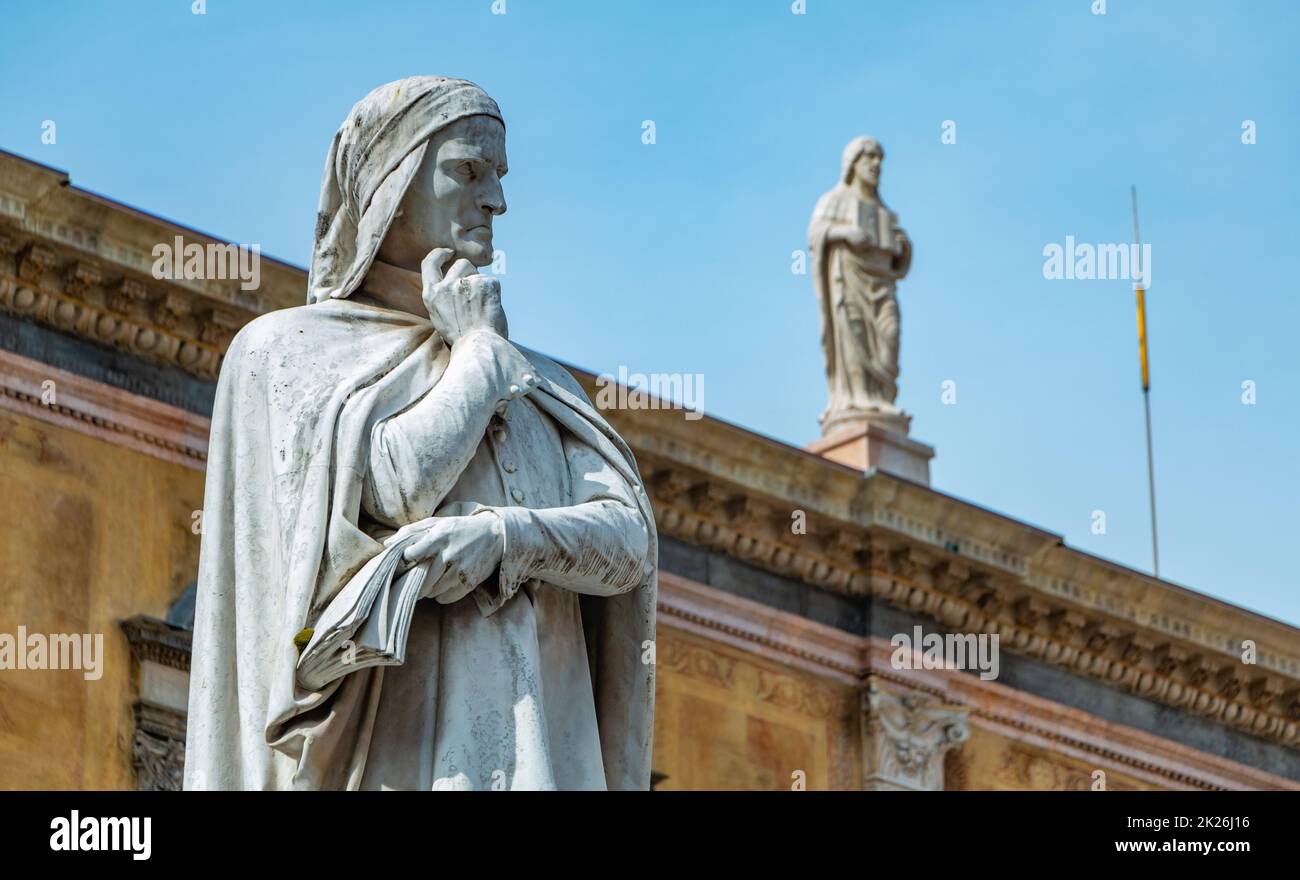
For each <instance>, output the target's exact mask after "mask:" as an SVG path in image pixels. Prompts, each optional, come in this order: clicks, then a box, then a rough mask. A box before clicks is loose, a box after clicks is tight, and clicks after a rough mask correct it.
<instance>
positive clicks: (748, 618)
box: [659, 572, 1300, 790]
mask: <svg viewBox="0 0 1300 880" xmlns="http://www.w3.org/2000/svg"><path fill="white" fill-rule="evenodd" d="M659 625H660V627H661V630H663V631H665V632H666V631H668V630H670V629H671V630H682V631H685V632H688V633H690V634H692V635H695V636H697V637H700V638H705V639H708V640H710V641H714V642H718V643H722V644H725V645H727V646H728V647H732V648H735V649H738V650H741V651H745V652H746V653H750V654H754V655H757V656H760V657H763V658H764V659H767V660H770V661H771V662H774V663H780V664H784V665H787V666H791V667H796V668H799V669H802V670H804V671H807V672H811V673H814V674H816V675H820V676H821V677H823V678H826V679H830V680H832V681H834V682H837V683H841V684H848V685H851V686H858V687H861V686H862V685H863V683H864V682H865V681H866V680H867V678H868V677H874V678H876V679H879V680H880V681H883V682H890V683H892V684H893V685H895V686H897V687H900V688H906V689H909V690H912V691H917V692H923V693H928V694H931V695H932V696H934V697H935V698H936V699H938V700H941V701H943V702H945V703H948V704H954V705H960V706H964V707H966V709H967V710H968V715H967V721H968V724H969V725H970V726H972V727H979V728H982V729H986V730H989V731H991V732H993V733H996V734H997V735H999V736H1002V737H1004V738H1007V739H1010V740H1013V741H1016V742H1022V743H1025V744H1027V745H1030V746H1035V747H1038V748H1042V749H1045V750H1048V751H1051V752H1056V753H1060V754H1064V755H1068V756H1071V757H1074V758H1077V759H1079V760H1081V761H1084V762H1087V763H1088V764H1089V765H1091V766H1095V767H1099V768H1101V769H1113V770H1116V771H1118V772H1122V773H1126V774H1128V775H1129V776H1132V777H1135V778H1137V779H1141V780H1144V781H1147V782H1150V783H1152V784H1155V785H1158V786H1162V787H1165V788H1180V789H1267V790H1271V789H1285V790H1300V782H1297V781H1295V780H1291V779H1287V778H1285V777H1282V776H1278V775H1277V774H1274V773H1269V772H1267V771H1264V770H1259V769H1256V768H1254V767H1250V766H1248V765H1245V764H1241V763H1238V762H1236V761H1232V760H1230V759H1227V758H1223V757H1220V756H1218V755H1214V754H1211V753H1209V752H1203V751H1200V750H1198V749H1194V748H1191V747H1189V746H1185V745H1182V744H1181V743H1178V742H1175V741H1173V740H1169V739H1165V738H1163V737H1160V736H1156V735H1154V734H1150V733H1147V732H1145V731H1141V730H1137V729H1135V728H1131V727H1128V726H1126V725H1122V724H1115V723H1112V722H1109V721H1105V720H1103V719H1100V718H1097V717H1096V716H1094V715H1091V714H1089V713H1087V712H1085V711H1081V710H1079V709H1074V708H1072V707H1069V706H1064V705H1062V704H1060V703H1057V702H1054V701H1052V700H1048V699H1044V698H1042V697H1037V696H1034V695H1032V694H1028V693H1025V692H1024V691H1020V690H1017V689H1015V688H1011V687H1008V686H1007V685H1003V684H1000V683H998V682H996V681H984V680H981V679H980V678H979V677H977V676H973V675H968V674H965V673H962V672H957V671H954V670H946V669H938V670H922V669H914V670H897V669H894V668H893V666H892V665H891V663H890V658H891V656H892V654H893V652H894V648H893V646H891V645H890V644H889V642H888V641H886V640H884V639H881V638H866V637H862V636H855V635H853V634H851V633H845V632H843V631H841V630H836V629H834V628H832V627H827V626H824V625H822V624H818V623H815V622H813V621H809V620H807V619H806V618H803V617H799V616H798V615H795V614H791V613H789V612H784V611H779V610H776V609H774V608H771V607H769V606H767V605H763V604H761V603H759V602H754V601H752V600H750V599H744V598H741V597H739V596H733V595H731V594H730V593H725V592H723V591H721V590H717V589H714V588H712V587H709V586H706V585H704V584H699V583H696V582H694V581H692V580H690V579H688V578H683V577H681V576H678V575H674V574H672V573H669V572H664V573H661V574H660V577H659ZM661 638H662V637H661ZM853 658H859V659H858V660H856V661H855V660H854V659H853ZM855 663H856V664H857V665H856V667H855V666H854V664H855Z"/></svg>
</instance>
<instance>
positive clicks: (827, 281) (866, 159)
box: [808, 137, 912, 434]
mask: <svg viewBox="0 0 1300 880" xmlns="http://www.w3.org/2000/svg"><path fill="white" fill-rule="evenodd" d="M884 158H885V152H884V150H883V149H882V148H881V146H880V144H878V143H877V142H876V141H875V140H874V139H872V138H868V137H859V138H854V139H853V140H852V141H850V142H849V145H848V146H847V147H845V148H844V155H843V159H842V161H841V164H840V180H839V183H837V184H836V185H835V187H834V188H833V189H832V190H831V191H830V192H828V193H826V194H824V195H823V196H822V197H821V198H820V199H819V200H818V201H817V207H816V208H814V209H813V215H812V222H811V223H810V224H809V227H808V249H809V251H810V253H811V255H812V267H813V288H814V290H815V291H816V294H817V303H818V305H819V306H820V308H821V319H822V348H823V350H824V352H825V355H826V380H827V384H828V385H829V386H830V402H829V403H828V404H827V407H826V411H825V412H824V413H822V417H821V422H822V431H823V433H827V434H829V433H831V431H832V430H833V429H834V428H835V427H836V426H837V425H840V424H843V423H844V422H846V421H852V420H854V419H857V418H862V417H866V416H870V415H874V414H884V415H896V414H897V413H898V410H897V408H896V407H895V406H894V400H895V398H896V397H897V396H898V384H897V383H898V299H897V297H896V295H895V290H894V288H895V282H897V281H898V280H899V279H900V278H902V277H903V276H905V275H906V274H907V270H908V267H909V266H910V265H911V262H912V245H911V242H909V241H908V238H907V234H906V233H905V232H903V230H902V228H901V227H900V226H899V225H898V217H897V216H896V215H895V214H894V212H893V211H891V210H889V208H887V207H885V204H884V202H882V201H881V200H880V195H879V193H878V192H877V185H878V184H879V182H880V164H881V162H882V161H883V160H884Z"/></svg>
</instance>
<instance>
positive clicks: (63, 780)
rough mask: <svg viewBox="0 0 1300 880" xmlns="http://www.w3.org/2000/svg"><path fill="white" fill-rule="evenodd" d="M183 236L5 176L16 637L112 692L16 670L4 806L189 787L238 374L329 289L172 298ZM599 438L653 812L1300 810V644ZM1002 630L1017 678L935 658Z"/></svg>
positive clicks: (0, 524) (806, 487)
mask: <svg viewBox="0 0 1300 880" xmlns="http://www.w3.org/2000/svg"><path fill="white" fill-rule="evenodd" d="M178 238H179V240H180V241H183V242H184V243H186V244H189V243H197V244H201V245H204V246H205V247H206V246H207V245H222V244H224V243H222V242H218V241H216V240H214V239H212V238H209V237H207V236H205V235H203V234H201V233H198V232H195V231H193V230H189V229H185V228H182V227H179V226H176V225H175V224H172V223H169V222H167V221H165V220H162V219H160V218H157V217H154V216H151V215H149V214H146V213H143V212H141V211H138V210H135V209H133V208H130V207H127V206H125V205H122V204H119V203H116V202H113V201H111V200H108V199H105V198H103V197H100V196H97V195H95V194H92V193H89V192H86V191H84V190H80V189H77V188H76V187H74V186H72V185H71V182H70V180H69V179H68V177H67V175H65V174H63V173H62V172H59V171H57V170H55V169H52V168H48V167H46V166H42V165H38V164H36V163H33V162H30V161H28V160H25V159H21V158H19V157H16V156H12V155H9V154H0V639H2V638H3V636H4V635H6V634H8V635H10V636H13V637H14V638H13V639H12V640H11V644H13V645H20V644H21V639H18V636H19V634H20V632H21V633H24V634H32V633H37V634H68V633H77V634H86V635H94V634H99V635H101V636H102V651H101V652H100V655H99V658H98V668H97V669H96V670H94V672H93V673H92V672H91V671H87V670H84V669H48V668H47V669H39V668H13V664H12V663H11V664H8V666H7V667H6V668H0V787H4V788H26V789H82V788H85V789H129V788H149V789H174V788H177V787H178V786H179V780H180V770H181V767H182V766H183V761H184V729H185V710H186V705H187V696H186V695H187V693H188V663H189V626H190V624H191V622H192V619H193V590H192V588H191V587H192V584H193V581H194V578H195V575H196V572H197V565H198V552H199V533H200V529H201V517H200V513H199V512H200V511H201V510H202V507H203V489H204V486H203V469H204V462H205V457H206V446H207V433H208V427H209V421H208V420H209V416H210V413H211V406H212V399H213V393H214V390H215V385H216V377H217V375H218V371H219V369H220V364H221V358H222V354H223V352H224V351H225V348H226V346H228V345H229V342H230V340H231V338H232V337H233V335H234V334H235V333H236V332H237V331H238V329H239V328H240V327H241V326H243V325H244V324H245V323H247V322H248V321H250V320H252V319H253V318H254V317H256V316H257V315H258V314H261V313H263V312H266V311H269V310H272V309H279V308H287V307H292V306H297V305H300V304H301V303H302V302H303V301H304V299H305V288H306V277H305V273H304V272H303V270H301V269H299V268H297V267H294V266H290V265H287V264H283V263H280V262H277V261H273V260H270V259H265V258H264V259H262V260H261V266H260V284H259V285H258V286H257V288H256V289H253V290H244V289H243V288H242V286H241V284H240V282H239V280H238V279H231V278H226V279H208V280H202V279H185V278H173V279H159V278H156V277H155V275H154V272H153V265H154V262H155V257H154V248H155V246H156V245H158V244H160V243H172V242H175V241H177V240H178ZM558 354H560V355H561V356H562V355H563V353H562V352H560V353H558ZM574 372H575V375H577V376H578V378H579V380H580V381H581V382H582V383H583V384H584V385H585V386H586V387H587V389H588V392H589V393H590V394H591V396H592V397H593V398H595V397H596V392H597V386H596V377H594V376H592V375H590V374H588V373H585V372H583V371H581V370H575V371H574ZM606 415H607V416H608V417H609V419H610V421H611V422H612V423H613V424H614V426H615V427H616V428H617V429H618V431H619V432H620V433H621V434H622V436H623V437H624V438H625V439H626V440H627V441H628V443H629V444H630V445H631V446H632V448H633V450H634V451H635V453H636V455H637V459H638V462H639V464H640V467H641V471H642V475H643V476H644V478H645V480H646V483H647V486H648V487H649V488H650V490H651V494H652V497H653V500H654V504H655V511H656V517H657V520H658V523H659V529H660V533H661V548H660V570H661V575H660V585H659V590H660V592H659V616H658V635H657V640H656V643H655V645H654V662H655V663H656V664H657V671H658V686H657V695H656V714H655V752H654V769H655V786H656V787H657V788H659V789H663V790H670V789H742V790H790V789H795V790H798V789H807V790H818V789H838V790H863V789H866V790H889V789H923V790H940V789H1029V790H1053V789H1070V790H1080V791H1086V790H1101V789H1106V790H1128V789H1298V788H1300V748H1298V746H1300V630H1297V629H1296V628H1295V627H1291V626H1287V625H1285V624H1282V623H1279V622H1277V621H1274V620H1271V619H1268V618H1265V617H1262V616H1259V615H1256V614H1253V613H1251V612H1248V611H1245V610H1243V609H1240V608H1236V607H1234V606H1232V605H1229V604H1226V603H1223V602H1220V601H1218V600H1215V599H1212V598H1209V597H1207V596H1203V595H1200V594H1197V593H1195V592H1192V591H1189V590H1187V589H1184V588H1181V587H1178V586H1176V585H1173V584H1170V583H1167V582H1164V581H1159V580H1156V579H1153V578H1151V577H1149V576H1146V575H1144V574H1142V573H1140V572H1137V571H1133V570H1131V569H1127V568H1124V567H1122V566H1119V565H1117V564H1114V563H1111V562H1108V561H1104V560H1101V559H1098V558H1095V557H1092V556H1089V555H1088V554H1085V553H1082V552H1080V551H1078V550H1075V549H1072V548H1070V547H1068V546H1066V545H1065V543H1064V542H1063V540H1062V538H1061V537H1060V536H1059V535H1055V534H1052V533H1050V532H1046V531H1043V530H1041V529H1039V528H1035V527H1033V526H1030V525H1027V524H1025V523H1022V522H1018V521H1016V520H1014V519H1010V518H1008V517H1006V516H1003V515H1001V514H998V513H994V512H992V511H989V510H985V509H983V508H981V507H978V506H976V505H973V504H970V503H968V502H965V501H962V500H959V499H956V498H953V497H951V496H949V495H946V494H944V493H942V492H941V491H937V490H935V489H933V488H931V487H929V486H928V485H925V484H924V483H923V482H915V481H912V480H909V479H905V478H902V477H898V476H895V475H892V474H890V473H888V472H884V471H879V470H867V471H863V470H861V469H858V468H855V467H852V466H850V465H847V464H843V463H841V462H840V461H836V460H832V458H829V457H826V456H824V455H819V454H816V453H815V452H812V451H808V450H804V449H800V448H797V447H792V446H788V445H786V444H783V443H779V442H777V441H774V440H772V439H769V438H766V437H762V436H759V435H756V434H753V433H750V432H748V431H745V430H743V429H740V428H738V427H735V426H733V425H730V424H727V423H726V422H723V421H720V420H717V419H714V418H711V417H705V418H703V419H699V420H687V419H685V418H684V417H683V413H682V412H681V411H680V410H674V409H614V410H609V411H607V413H606ZM20 628H21V629H20ZM993 636H996V637H997V638H996V658H997V669H996V676H988V675H986V676H983V677H982V676H981V675H979V674H978V671H977V670H974V669H971V668H969V665H968V666H967V667H966V668H952V666H953V664H951V663H931V662H928V659H927V653H926V650H925V646H926V645H927V644H929V643H931V641H932V640H933V641H934V642H935V643H938V642H939V641H940V640H942V641H943V643H944V644H947V645H951V644H959V643H965V644H968V645H972V646H973V645H974V644H975V640H976V639H978V638H980V637H983V638H984V639H985V640H986V641H985V642H983V643H981V644H988V641H987V640H988V639H989V638H990V637H993ZM909 640H910V642H909ZM900 643H902V644H903V645H908V644H910V646H911V647H912V648H915V650H910V649H908V648H906V647H900ZM87 644H89V643H87ZM972 650H974V648H973V647H972ZM2 654H3V652H2V651H0V655H2ZM0 659H2V657H0ZM0 665H4V664H0ZM48 665H54V664H53V663H50V664H48ZM92 674H93V676H94V677H92Z"/></svg>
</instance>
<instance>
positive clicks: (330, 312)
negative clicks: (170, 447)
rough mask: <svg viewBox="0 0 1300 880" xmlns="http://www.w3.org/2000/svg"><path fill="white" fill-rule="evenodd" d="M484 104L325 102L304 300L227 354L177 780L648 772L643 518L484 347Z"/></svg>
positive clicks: (437, 81) (556, 398) (566, 418)
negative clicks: (336, 108)
mask: <svg viewBox="0 0 1300 880" xmlns="http://www.w3.org/2000/svg"><path fill="white" fill-rule="evenodd" d="M505 173H506V153H505V124H504V122H503V121H502V116H501V111H500V110H499V109H498V108H497V105H496V103H495V102H494V101H493V100H492V99H491V98H490V97H488V95H487V94H485V93H484V92H483V91H482V90H481V89H480V88H479V87H478V86H476V85H474V84H473V83H469V82H466V81H464V80H458V79H447V78H442V77H413V78H409V79H404V80H401V81H399V82H394V83H390V84H388V85H385V86H381V87H380V88H378V89H376V90H375V91H373V92H371V93H370V94H369V95H367V96H366V97H365V98H364V99H362V100H361V102H360V103H358V104H357V105H356V106H355V107H354V108H353V110H352V112H351V113H350V114H348V117H347V119H346V120H345V121H344V122H343V125H342V127H340V128H339V130H338V133H337V134H336V135H335V137H334V141H333V144H332V145H331V147H330V150H329V155H328V158H327V159H326V163H325V173H324V178H323V181H322V185H321V196H320V209H319V215H318V217H317V224H316V237H315V245H314V249H313V254H312V264H311V276H310V281H309V293H308V304H307V305H303V306H299V307H296V308H291V309H285V310H282V311H277V312H272V313H269V314H267V315H264V316H262V317H260V318H258V319H256V320H254V321H253V322H252V323H250V324H249V325H248V326H247V327H245V328H244V329H243V330H242V331H241V332H240V333H239V335H238V336H237V337H236V339H235V340H234V342H233V343H232V344H231V346H230V350H229V352H228V354H227V355H226V359H225V363H224V366H223V369H222V371H221V376H220V380H219V383H218V387H217V397H216V404H215V408H214V411H213V419H212V434H211V441H210V446H209V458H208V472H207V488H206V493H205V499H204V504H205V506H204V516H203V538H202V550H201V557H200V564H199V581H198V599H197V610H196V617H195V631H194V649H193V662H192V669H191V684H190V707H189V722H188V736H187V742H186V763H185V787H186V788H187V789H416V790H431V789H441V788H454V789H489V788H509V789H642V790H644V789H647V788H648V787H649V777H650V746H651V722H652V717H651V716H652V712H653V701H654V666H653V665H652V664H651V663H648V662H645V660H646V659H647V654H648V648H649V647H650V642H651V640H653V638H654V608H655V589H656V587H655V584H656V559H657V550H656V546H657V544H656V540H657V539H656V534H655V524H654V517H653V513H652V510H651V507H650V503H649V499H648V498H647V495H646V491H645V489H644V487H643V485H642V482H641V478H640V476H639V474H638V472H637V467H636V463H635V461H634V460H633V457H632V454H631V452H630V451H629V450H628V448H627V446H626V444H625V443H624V442H623V441H622V440H621V439H620V438H619V436H618V435H617V434H616V433H615V432H614V430H613V429H612V428H611V427H610V426H609V425H608V424H607V423H606V422H605V420H604V419H603V418H602V417H601V416H600V414H599V413H598V412H596V410H595V409H594V408H593V407H592V405H591V404H590V402H589V401H588V399H587V397H586V395H585V394H584V392H583V391H582V389H581V387H580V386H579V385H578V384H577V383H576V382H575V380H574V379H573V377H572V376H571V375H570V374H569V373H568V372H567V371H566V370H564V369H563V368H562V367H559V366H557V365H556V364H555V363H553V362H552V361H550V360H548V359H546V358H545V357H543V356H541V355H539V354H537V353H536V352H533V351H529V350H528V349H526V348H524V347H523V346H520V345H518V344H517V343H515V342H512V341H511V340H510V339H509V334H508V326H507V323H506V318H505V313H504V312H503V310H502V307H501V297H500V284H499V281H498V279H496V278H493V277H488V276H483V275H479V274H477V273H476V271H475V267H481V266H486V265H488V264H489V263H490V262H491V261H492V221H493V218H494V217H495V216H496V215H498V214H502V213H504V212H505V210H506V203H505V199H504V197H503V194H502V188H501V178H502V177H503V176H504V175H505Z"/></svg>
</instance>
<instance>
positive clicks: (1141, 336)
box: [1137, 287, 1151, 391]
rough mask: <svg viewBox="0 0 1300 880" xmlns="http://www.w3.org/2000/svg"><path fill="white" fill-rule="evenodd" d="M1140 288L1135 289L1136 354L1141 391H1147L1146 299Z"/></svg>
mask: <svg viewBox="0 0 1300 880" xmlns="http://www.w3.org/2000/svg"><path fill="white" fill-rule="evenodd" d="M1143 293H1144V291H1143V290H1142V288H1140V287H1139V288H1138V289H1137V294H1138V353H1139V354H1140V355H1141V357H1142V390H1143V391H1148V390H1150V388H1151V372H1150V370H1149V368H1148V367H1147V307H1146V297H1145V296H1144V295H1143Z"/></svg>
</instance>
